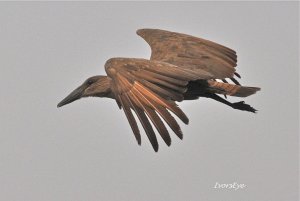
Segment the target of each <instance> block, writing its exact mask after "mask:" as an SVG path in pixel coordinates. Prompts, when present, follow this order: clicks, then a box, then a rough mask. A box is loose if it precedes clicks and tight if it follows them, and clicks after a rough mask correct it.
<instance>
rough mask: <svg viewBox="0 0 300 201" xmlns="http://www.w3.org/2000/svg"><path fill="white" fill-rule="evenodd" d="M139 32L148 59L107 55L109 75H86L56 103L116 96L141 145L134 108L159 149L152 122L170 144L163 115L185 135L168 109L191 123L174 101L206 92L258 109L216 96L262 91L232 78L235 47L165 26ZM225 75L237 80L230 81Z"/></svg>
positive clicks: (246, 107) (234, 105) (240, 106)
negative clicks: (143, 40)
mask: <svg viewBox="0 0 300 201" xmlns="http://www.w3.org/2000/svg"><path fill="white" fill-rule="evenodd" d="M137 34H138V35H140V36H141V37H143V38H144V39H145V40H146V41H147V42H148V44H149V45H150V47H151V50H152V54H151V59H150V60H147V59H139V58H111V59H109V60H108V61H107V62H106V64H105V71H106V73H107V76H94V77H91V78H89V79H87V80H86V81H85V82H84V83H83V84H82V85H81V86H80V87H78V88H77V89H75V90H74V91H73V92H72V93H71V94H70V95H69V96H67V97H66V98H65V99H64V100H62V101H61V102H60V103H59V104H58V107H60V106H63V105H65V104H68V103H70V102H72V101H75V100H77V99H79V98H81V97H88V96H96V97H108V98H112V99H115V100H116V102H117V104H118V106H119V108H120V109H123V110H124V112H125V115H126V117H127V119H128V121H129V124H130V126H131V128H132V130H133V133H134V135H135V137H136V140H137V141H138V144H141V137H140V132H139V128H138V126H137V123H136V120H135V117H134V116H133V113H132V111H134V112H135V114H136V116H137V117H138V119H139V120H140V122H141V124H142V126H143V128H144V130H145V132H146V134H147V136H148V138H149V140H150V142H151V144H152V146H153V148H154V150H155V151H157V150H158V143H157V139H156V135H155V132H154V130H153V128H152V125H151V123H150V121H151V122H152V124H153V125H154V127H155V128H156V130H157V131H158V133H159V134H160V135H161V137H162V139H163V140H164V141H165V143H166V144H167V145H170V144H171V138H170V135H169V132H168V130H167V128H166V127H165V124H164V123H163V121H162V120H164V121H165V122H166V124H168V126H169V127H170V128H171V129H172V130H173V132H174V133H175V134H176V135H177V136H178V137H179V138H181V139H182V131H181V129H180V127H179V125H178V123H177V122H176V120H175V118H174V117H173V116H172V115H171V113H170V112H172V113H173V114H175V115H176V116H177V117H178V118H179V119H181V120H182V121H183V122H184V123H185V124H188V118H187V116H186V115H185V114H184V112H183V111H182V110H181V109H180V108H179V107H178V106H177V104H176V103H175V102H176V101H177V102H180V101H184V100H195V99H198V98H199V97H207V98H212V99H214V100H217V101H219V102H222V103H224V104H226V105H228V106H230V107H232V108H234V109H239V110H245V111H249V112H255V111H256V110H255V109H254V108H252V107H251V106H249V105H247V104H245V103H244V102H237V103H231V102H229V101H227V100H225V99H223V98H221V97H220V96H218V95H217V94H223V95H225V96H226V95H229V96H238V97H246V96H249V95H252V94H254V93H255V92H256V91H258V90H259V88H257V87H245V86H241V85H240V84H239V83H238V81H237V80H236V79H235V78H234V76H237V77H240V76H239V74H237V73H236V72H235V66H236V61H237V56H236V53H235V51H233V50H231V49H229V48H227V47H224V46H222V45H219V44H216V43H214V42H211V41H207V40H204V39H200V38H196V37H193V36H189V35H185V34H180V33H175V32H169V31H164V30H158V29H140V30H138V31H137ZM226 78H229V79H231V81H232V82H233V83H232V84H230V83H228V80H226ZM216 79H220V80H222V82H221V81H220V82H219V81H216ZM149 120H150V121H149Z"/></svg>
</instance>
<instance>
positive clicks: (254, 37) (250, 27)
mask: <svg viewBox="0 0 300 201" xmlns="http://www.w3.org/2000/svg"><path fill="white" fill-rule="evenodd" d="M0 27H1V28H0V55H1V56H0V58H1V59H0V92H1V95H0V96H1V99H0V200H5V201H44V200H45V201H54V200H55V201H68V200H72V201H96V200H112V201H117V200H131V201H151V200H155V201H171V200H172V201H175V200H176V201H198V200H205V201H220V200H230V201H241V200H243V201H247V200H249V201H253V200H255V201H269V200H272V201H282V200H289V201H296V200H298V199H297V191H298V182H297V180H298V156H297V155H298V122H299V116H298V111H299V110H298V109H299V107H298V103H299V96H298V95H299V81H298V76H299V74H298V70H299V63H298V56H299V51H298V42H299V40H298V36H299V31H298V28H299V20H298V2H290V3H285V2H273V3H272V2H261V3H257V2H251V3H250V2H245V3H242V2H215V3H213V2H212V3H208V2H188V3H183V2H182V3H178V2H177V3H174V2H164V3H162V2H155V3H153V2H152V3H147V2H144V3H134V2H122V3H119V2H114V3H107V2H106V3H105V2H19V3H18V2H15V3H9V2H1V3H0ZM147 27H148V28H161V29H167V30H171V31H177V32H182V33H187V34H191V35H195V36H199V37H203V38H206V39H209V40H212V41H215V42H218V43H221V44H223V45H226V46H228V47H230V48H233V49H235V50H236V51H237V53H238V67H237V69H238V72H239V73H240V74H241V75H242V80H241V83H242V84H245V85H250V86H259V87H261V88H262V91H261V92H259V93H258V94H256V95H254V96H251V97H249V98H247V99H246V102H247V103H249V104H251V105H252V106H253V107H255V108H257V109H258V110H259V112H258V114H255V115H254V114H252V113H246V112H241V111H237V110H233V109H231V108H229V107H227V106H225V105H223V104H220V103H217V102H215V101H212V100H206V99H200V100H197V101H192V102H184V103H180V106H181V108H182V109H183V111H184V112H186V114H187V115H188V116H189V118H190V124H189V125H188V126H184V125H183V124H181V125H182V129H183V132H184V140H183V141H180V140H179V139H178V138H177V137H176V136H175V135H174V134H172V146H171V147H169V148H168V147H167V146H166V145H165V144H164V143H163V142H162V140H161V139H160V138H159V143H160V150H159V152H158V153H155V152H154V151H153V150H152V148H151V146H150V143H149V142H148V140H147V138H146V135H145V134H144V133H142V134H143V137H142V146H141V147H139V146H138V145H137V143H136V141H135V138H134V136H133V134H132V131H131V129H130V126H129V124H128V123H127V120H126V119H125V115H124V113H123V111H120V110H119V109H118V107H117V105H116V103H115V102H114V101H112V100H108V99H99V98H89V99H84V100H81V101H77V102H74V103H72V104H70V105H67V106H65V107H63V108H60V109H57V108H56V104H57V103H58V102H59V101H60V100H61V99H62V98H64V97H65V96H66V95H67V94H68V93H69V92H70V91H71V90H73V89H74V88H76V87H77V86H78V85H79V84H81V83H82V82H83V81H84V80H85V79H86V78H87V77H89V76H92V75H97V74H104V73H105V72H104V68H103V65H104V63H105V61H106V60H107V59H109V58H111V57H116V56H122V57H143V58H149V56H150V48H149V47H148V45H147V44H146V43H145V42H144V41H143V40H142V38H140V37H138V36H137V35H136V34H135V31H136V30H137V29H138V28H147ZM230 100H232V101H239V100H240V99H233V98H231V99H230ZM216 182H219V183H233V182H238V183H242V184H246V185H247V187H246V189H243V190H237V191H234V190H228V189H227V190H226V189H214V188H213V187H214V185H215V183H216Z"/></svg>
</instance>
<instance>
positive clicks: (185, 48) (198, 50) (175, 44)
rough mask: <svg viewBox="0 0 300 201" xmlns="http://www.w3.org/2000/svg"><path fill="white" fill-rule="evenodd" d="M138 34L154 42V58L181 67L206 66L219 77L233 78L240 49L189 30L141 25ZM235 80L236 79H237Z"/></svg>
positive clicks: (205, 67)
mask: <svg viewBox="0 0 300 201" xmlns="http://www.w3.org/2000/svg"><path fill="white" fill-rule="evenodd" d="M137 34H138V35H139V36H141V37H142V38H144V39H145V40H146V42H147V43H148V44H149V45H150V47H151V50H152V53H151V60H157V61H164V62H167V63H171V64H174V65H176V66H178V67H181V68H186V69H192V70H198V69H202V70H205V71H207V72H209V73H211V74H212V75H213V76H214V78H215V79H224V78H232V77H233V76H234V74H236V75H237V76H238V77H240V76H239V74H237V73H235V68H234V67H235V66H236V62H237V55H236V52H235V51H234V50H232V49H229V48H227V47H225V46H222V45H219V44H217V43H214V42H211V41H208V40H205V39H201V38H196V37H194V36H189V35H186V34H181V33H175V32H170V31H164V30H159V29H139V30H137ZM233 81H235V80H234V79H233Z"/></svg>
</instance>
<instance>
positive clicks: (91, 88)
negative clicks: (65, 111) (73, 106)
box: [57, 75, 111, 107]
mask: <svg viewBox="0 0 300 201" xmlns="http://www.w3.org/2000/svg"><path fill="white" fill-rule="evenodd" d="M110 85H111V79H110V78H108V77H107V76H101V75H98V76H93V77H90V78H88V79H87V80H86V81H84V82H83V84H82V85H80V86H79V87H77V88H76V89H75V90H74V91H72V92H71V93H70V94H69V95H68V96H67V97H66V98H64V99H63V100H62V101H61V102H59V103H58V104H57V107H61V106H64V105H66V104H69V103H72V102H73V101H76V100H78V99H80V98H83V97H89V96H95V97H109V96H110V94H111V88H110Z"/></svg>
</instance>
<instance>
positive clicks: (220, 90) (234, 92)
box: [208, 80, 260, 97]
mask: <svg viewBox="0 0 300 201" xmlns="http://www.w3.org/2000/svg"><path fill="white" fill-rule="evenodd" d="M208 86H209V87H208V90H209V91H210V92H212V93H217V94H224V95H229V96H237V97H246V96H250V95H252V94H255V93H256V92H257V91H259V90H260V88H258V87H244V86H240V85H234V84H229V83H223V82H217V81H213V80H209V81H208Z"/></svg>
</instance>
